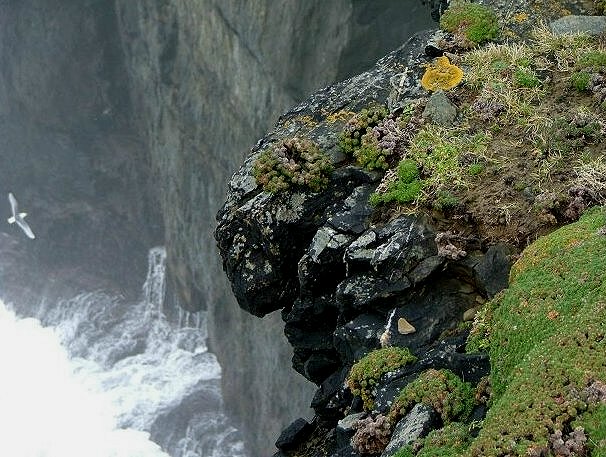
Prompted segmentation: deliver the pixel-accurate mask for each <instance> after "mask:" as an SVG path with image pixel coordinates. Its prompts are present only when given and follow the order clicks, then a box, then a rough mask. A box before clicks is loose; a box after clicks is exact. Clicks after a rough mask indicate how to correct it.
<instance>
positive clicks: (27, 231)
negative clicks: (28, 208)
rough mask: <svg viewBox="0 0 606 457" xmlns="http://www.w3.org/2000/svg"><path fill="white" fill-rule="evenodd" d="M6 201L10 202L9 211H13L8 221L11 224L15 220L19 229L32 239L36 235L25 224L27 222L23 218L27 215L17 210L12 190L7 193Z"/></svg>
mask: <svg viewBox="0 0 606 457" xmlns="http://www.w3.org/2000/svg"><path fill="white" fill-rule="evenodd" d="M8 201H9V202H10V204H11V211H12V212H13V215H12V216H11V217H9V218H8V223H9V224H13V223H15V222H16V223H17V225H18V226H19V227H21V230H23V233H25V234H26V235H27V236H28V237H29V238H31V239H32V240H33V239H34V238H36V235H34V232H32V229H31V228H30V227H29V225H27V222H25V220H24V219H23V218H24V217H25V216H27V213H20V212H19V207H18V205H17V199H16V198H15V196H14V195H13V193H12V192H9V193H8Z"/></svg>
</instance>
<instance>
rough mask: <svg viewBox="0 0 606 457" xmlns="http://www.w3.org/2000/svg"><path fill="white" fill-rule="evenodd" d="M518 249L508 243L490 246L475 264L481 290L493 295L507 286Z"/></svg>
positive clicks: (476, 276) (475, 273) (489, 295)
mask: <svg viewBox="0 0 606 457" xmlns="http://www.w3.org/2000/svg"><path fill="white" fill-rule="evenodd" d="M515 254H517V250H516V249H515V248H514V247H513V246H511V245H509V244H506V243H498V244H495V245H493V246H490V247H489V248H488V250H487V251H486V253H485V254H484V255H483V256H482V257H481V258H480V259H479V261H478V263H477V264H476V265H475V266H474V275H475V279H476V284H477V286H478V288H479V289H480V291H481V292H482V293H483V294H485V295H486V296H488V297H493V296H494V295H496V294H497V293H498V292H500V291H501V290H503V289H505V288H506V287H507V284H508V281H509V270H511V265H512V264H513V258H512V257H513V256H514V255H515Z"/></svg>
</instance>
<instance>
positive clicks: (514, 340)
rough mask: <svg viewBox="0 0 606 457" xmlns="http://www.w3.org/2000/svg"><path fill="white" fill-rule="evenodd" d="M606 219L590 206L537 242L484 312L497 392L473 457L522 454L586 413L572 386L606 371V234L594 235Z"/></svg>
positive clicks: (577, 386) (544, 444)
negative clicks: (486, 313) (566, 224)
mask: <svg viewBox="0 0 606 457" xmlns="http://www.w3.org/2000/svg"><path fill="white" fill-rule="evenodd" d="M605 223H606V216H605V213H604V211H603V210H602V209H599V208H598V209H593V210H591V211H589V212H588V213H586V214H585V215H584V216H583V217H582V218H581V219H580V220H579V221H578V222H577V223H575V224H571V225H569V226H566V227H563V228H561V229H559V230H557V231H555V232H554V233H552V234H550V235H548V236H545V237H542V238H539V239H538V240H537V241H535V242H534V243H533V244H532V245H530V246H529V247H528V248H527V249H526V250H525V251H524V253H523V254H522V256H521V258H520V259H519V260H518V261H517V262H516V264H515V265H514V266H513V268H512V271H511V275H510V287H509V288H508V289H507V290H506V291H504V293H502V294H501V295H499V296H498V297H496V298H495V299H494V300H493V301H492V302H491V304H490V305H489V306H490V308H489V309H490V312H489V313H488V315H485V316H483V317H481V318H480V319H481V325H482V326H483V327H484V331H483V332H481V333H483V336H484V338H486V339H487V340H488V343H489V354H490V360H491V386H492V390H493V396H492V399H491V401H492V407H491V408H490V410H489V411H488V414H487V417H486V419H485V420H484V426H483V429H482V430H481V432H480V434H479V436H478V438H477V439H476V440H475V441H474V442H473V444H472V446H471V448H470V450H469V454H468V455H472V456H486V457H491V456H504V455H511V456H525V455H527V452H528V451H529V449H540V448H546V447H547V446H548V439H549V436H550V434H551V433H553V432H554V431H555V430H565V429H566V427H568V426H570V424H571V423H572V422H573V421H575V420H583V419H584V417H585V416H584V413H585V411H586V410H587V406H588V405H587V404H586V403H584V402H583V401H581V400H580V399H579V397H578V395H574V392H575V390H576V391H578V390H580V389H582V388H583V387H584V386H586V385H587V383H588V382H589V381H590V380H592V379H595V380H601V381H602V382H604V378H605V376H606V375H605V373H604V353H605V352H606V339H605V338H604V335H605V334H606V237H604V236H603V235H600V234H598V233H597V230H598V229H599V228H600V227H603V226H604V224H605ZM599 433H601V432H599ZM599 433H598V434H599ZM589 439H593V438H592V436H591V434H590V435H589Z"/></svg>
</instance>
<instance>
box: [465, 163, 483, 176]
mask: <svg viewBox="0 0 606 457" xmlns="http://www.w3.org/2000/svg"><path fill="white" fill-rule="evenodd" d="M467 173H468V174H470V175H471V176H478V175H481V174H482V173H484V165H483V164H481V163H472V164H471V165H469V167H468V168H467Z"/></svg>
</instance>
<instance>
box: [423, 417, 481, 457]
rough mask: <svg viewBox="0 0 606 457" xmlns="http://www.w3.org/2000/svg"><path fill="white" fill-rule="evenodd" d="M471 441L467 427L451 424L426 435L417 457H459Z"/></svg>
mask: <svg viewBox="0 0 606 457" xmlns="http://www.w3.org/2000/svg"><path fill="white" fill-rule="evenodd" d="M471 441H472V437H471V434H470V433H469V425H467V424H462V423H460V422H451V423H450V424H447V425H446V426H445V427H444V428H441V429H438V430H433V431H431V432H430V433H429V435H427V437H426V438H425V439H424V440H423V447H422V448H421V451H420V452H419V453H418V454H417V457H460V456H461V455H462V454H463V453H464V451H465V450H466V449H467V448H468V447H469V444H470V443H471Z"/></svg>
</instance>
